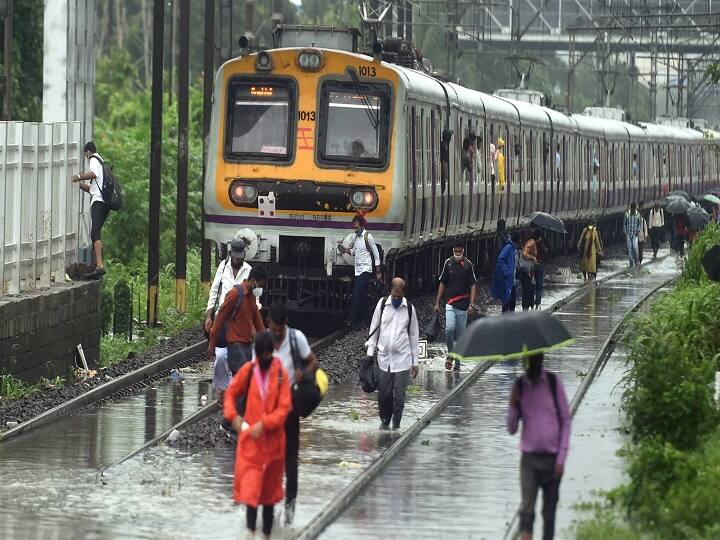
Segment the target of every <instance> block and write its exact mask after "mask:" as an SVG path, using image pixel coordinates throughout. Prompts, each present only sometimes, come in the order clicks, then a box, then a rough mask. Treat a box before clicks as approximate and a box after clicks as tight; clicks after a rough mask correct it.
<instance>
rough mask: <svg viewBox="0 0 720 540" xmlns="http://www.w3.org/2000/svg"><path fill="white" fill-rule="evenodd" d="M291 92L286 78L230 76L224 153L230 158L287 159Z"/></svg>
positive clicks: (292, 112) (292, 107)
mask: <svg viewBox="0 0 720 540" xmlns="http://www.w3.org/2000/svg"><path fill="white" fill-rule="evenodd" d="M295 94H296V92H295V84H294V83H293V82H292V81H290V80H287V79H276V78H273V79H267V80H257V79H253V80H247V79H245V80H242V79H238V78H235V79H232V80H231V81H230V83H229V86H228V104H227V111H228V114H227V123H226V127H225V133H226V137H225V155H226V157H227V158H228V159H229V160H231V161H232V160H241V159H247V160H252V159H257V160H261V161H289V160H290V159H291V157H292V153H293V148H292V147H293V144H292V143H293V139H292V136H291V135H290V134H291V133H294V129H292V128H291V127H292V126H291V125H292V124H293V123H294V118H295Z"/></svg>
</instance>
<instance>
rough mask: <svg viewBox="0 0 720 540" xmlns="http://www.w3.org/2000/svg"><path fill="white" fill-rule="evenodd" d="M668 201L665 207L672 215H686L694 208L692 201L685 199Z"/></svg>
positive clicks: (671, 198) (676, 197)
mask: <svg viewBox="0 0 720 540" xmlns="http://www.w3.org/2000/svg"><path fill="white" fill-rule="evenodd" d="M666 201H667V205H666V206H665V210H667V211H668V212H670V213H671V214H684V213H685V212H687V211H688V209H689V208H691V207H692V205H691V204H690V201H688V200H687V199H685V198H683V197H678V196H674V197H668V198H667V199H666Z"/></svg>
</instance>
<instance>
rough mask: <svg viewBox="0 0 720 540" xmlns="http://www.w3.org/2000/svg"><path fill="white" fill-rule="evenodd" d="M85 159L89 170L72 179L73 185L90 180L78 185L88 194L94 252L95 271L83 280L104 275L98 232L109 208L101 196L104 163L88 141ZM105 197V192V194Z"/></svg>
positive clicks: (93, 145)
mask: <svg viewBox="0 0 720 540" xmlns="http://www.w3.org/2000/svg"><path fill="white" fill-rule="evenodd" d="M85 159H87V160H88V163H89V166H90V170H89V171H88V172H85V173H81V174H76V175H74V176H73V177H72V181H73V182H74V183H78V182H82V181H84V180H90V183H89V184H83V183H81V184H79V185H78V187H79V188H80V189H81V190H82V191H85V192H86V193H89V194H90V221H91V227H90V240H92V244H93V250H94V251H95V269H94V270H93V271H92V272H88V273H87V274H83V276H82V277H83V279H98V278H100V277H101V276H103V275H104V274H105V265H104V264H103V258H102V240H101V238H100V231H101V230H102V228H103V225H104V224H105V220H106V219H107V216H108V213H109V212H110V206H109V205H108V203H107V202H106V201H105V197H104V196H103V187H104V186H105V171H104V169H105V166H104V165H105V162H104V160H103V158H102V157H101V156H100V154H98V152H97V147H96V146H95V143H94V142H92V141H89V142H88V143H86V144H85ZM105 195H107V192H105Z"/></svg>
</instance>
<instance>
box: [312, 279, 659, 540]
mask: <svg viewBox="0 0 720 540" xmlns="http://www.w3.org/2000/svg"><path fill="white" fill-rule="evenodd" d="M625 273H626V270H622V271H620V272H617V273H615V274H614V275H612V276H608V277H607V278H605V279H603V280H599V281H598V282H596V283H595V284H592V285H591V286H590V287H585V288H582V289H580V290H578V291H576V292H575V293H573V294H571V295H569V296H568V297H567V298H565V299H563V300H562V301H560V302H558V303H556V304H555V305H553V306H550V308H548V310H550V311H557V312H559V316H560V317H561V318H562V317H565V318H567V317H573V318H576V317H577V315H572V314H571V313H570V312H566V310H565V309H564V308H565V306H568V309H570V311H571V312H572V309H571V308H572V307H573V306H577V302H575V301H576V300H577V301H578V302H585V300H584V299H582V298H580V297H582V296H583V295H589V296H590V297H592V302H593V305H594V302H595V298H596V297H597V298H598V300H597V301H598V303H599V302H600V301H601V300H600V298H601V297H603V295H605V296H606V297H607V298H606V300H607V301H608V302H609V301H610V300H611V299H612V295H614V294H617V293H616V292H614V291H615V290H620V291H622V290H623V289H622V288H621V287H620V284H621V283H623V282H624V281H625V280H620V281H619V282H618V283H613V282H611V280H613V279H614V278H617V277H620V276H622V275H623V274H625ZM668 281H669V280H668V279H663V280H662V282H661V283H659V284H656V285H654V286H652V287H651V288H650V290H648V291H645V292H644V293H643V294H642V296H641V298H639V299H638V300H637V301H636V302H634V303H633V304H632V305H630V306H627V311H628V312H635V311H636V310H637V309H639V307H640V306H641V305H642V304H643V303H644V302H645V301H646V300H647V299H648V298H649V297H651V296H652V294H654V293H655V292H656V291H657V290H658V289H660V288H661V287H663V286H665V285H666V284H667V282H668ZM608 282H610V283H608ZM606 286H607V287H609V288H610V289H612V291H613V292H612V293H611V295H610V296H607V295H608V294H610V293H608V291H605V292H604V293H603V292H602V291H603V290H604V288H605V287H606ZM623 286H624V285H623ZM573 309H577V307H575V308H573ZM622 309H623V311H626V306H625V304H623V305H622ZM578 313H579V312H578ZM606 320H607V319H606V316H604V315H598V319H597V328H598V330H597V331H599V332H601V335H603V336H605V337H604V339H603V342H602V344H601V345H600V346H599V348H598V349H597V350H594V351H593V353H594V354H593V356H594V358H593V360H592V362H591V364H590V367H589V368H588V369H587V370H586V375H585V378H584V381H583V383H582V384H581V385H580V387H579V388H577V389H576V391H575V392H574V394H573V395H574V399H573V410H575V409H577V407H578V406H579V404H580V403H581V401H582V396H583V395H584V394H585V392H586V391H587V388H589V386H590V385H591V384H592V381H593V378H594V376H595V374H596V373H597V371H598V369H599V368H600V366H601V365H602V363H603V362H604V361H605V360H606V359H607V357H608V356H609V355H610V354H611V351H612V349H613V347H614V345H615V343H616V342H617V336H618V335H619V332H620V331H621V329H622V327H623V325H624V324H626V322H627V320H628V315H627V314H626V315H625V316H623V317H622V319H621V320H620V321H618V322H617V324H614V325H613V327H612V328H607V334H605V333H604V332H605V330H606V329H605V328H604V327H603V325H606V324H607V322H606ZM593 324H595V323H593ZM567 356H570V353H568V354H567ZM565 362H566V363H567V362H572V359H570V360H567V359H566V360H565ZM573 365H574V364H573ZM489 367H490V365H486V364H480V365H478V366H477V367H476V368H475V370H474V371H473V372H472V373H471V375H469V376H467V377H466V379H465V381H467V384H462V383H461V384H460V385H458V386H456V387H455V388H453V389H452V390H451V391H450V393H448V395H446V396H445V397H444V398H443V400H442V401H441V402H439V403H438V404H437V406H436V407H433V409H432V410H431V411H429V412H428V413H427V415H425V416H423V417H422V418H421V419H420V420H419V422H418V423H417V424H416V425H414V426H412V427H411V428H409V429H408V431H407V432H406V433H405V434H404V435H403V436H402V437H401V438H400V439H399V440H398V441H396V443H395V444H394V445H393V446H392V447H391V449H389V450H388V451H386V452H385V453H384V454H383V455H382V456H381V458H380V459H378V460H377V461H376V462H375V463H373V464H372V466H371V467H369V468H368V469H366V470H365V471H363V473H361V475H359V476H358V477H357V478H356V479H355V480H354V481H353V482H352V484H350V485H348V486H347V487H346V489H344V490H343V491H342V492H341V493H340V494H339V495H337V496H336V497H335V498H334V500H333V501H332V502H331V503H330V504H329V505H327V506H326V507H325V508H324V509H323V510H322V511H321V512H320V513H319V514H318V515H317V516H316V517H315V518H314V519H313V520H312V521H311V522H309V523H308V524H307V526H306V527H305V528H303V530H302V531H300V534H299V535H298V538H302V539H309V538H317V537H318V536H319V535H321V534H322V533H323V531H326V530H327V533H328V534H327V536H328V537H329V538H339V537H342V538H352V537H353V534H352V531H353V528H352V527H353V526H354V524H357V523H359V522H360V521H361V520H366V525H367V527H370V528H372V527H373V526H374V525H378V526H379V524H376V523H374V522H373V521H372V518H373V517H374V515H373V510H374V509H378V511H379V508H380V507H382V506H383V505H386V504H389V505H394V504H395V503H396V501H393V500H388V499H385V498H384V497H387V496H388V495H387V494H388V493H389V492H394V493H396V494H397V490H400V491H402V492H406V491H408V489H410V488H409V487H398V486H399V484H402V483H403V482H407V483H408V484H411V485H412V489H413V490H414V489H417V491H418V492H419V493H424V494H425V495H426V497H428V498H429V499H430V504H424V505H422V508H418V509H417V510H416V513H417V515H419V516H423V515H424V514H423V510H426V511H427V510H428V506H430V507H432V508H443V507H444V508H447V507H448V505H449V506H450V507H453V508H454V507H455V506H456V505H457V501H456V500H452V502H451V500H450V499H442V500H441V499H438V500H433V497H435V496H438V495H437V494H438V492H443V491H445V490H449V491H452V490H453V489H454V487H450V485H449V484H448V485H447V486H446V485H445V483H443V481H445V482H447V481H452V479H451V480H448V479H443V477H442V475H441V476H440V477H439V478H438V476H437V475H436V474H433V473H432V472H431V471H428V470H427V469H426V468H424V469H423V470H424V471H425V473H423V474H421V475H420V476H421V477H427V478H419V477H417V474H418V473H419V470H417V471H416V470H414V469H412V468H411V467H410V466H409V465H405V463H406V462H416V463H423V464H424V466H425V467H427V466H429V463H435V466H434V467H436V468H438V469H442V470H444V469H445V466H444V464H445V459H443V457H441V456H440V455H434V454H433V450H432V449H431V448H432V447H431V446H423V445H419V444H417V442H416V441H417V439H418V435H420V433H423V437H430V438H428V439H426V440H425V441H423V444H425V443H427V444H430V442H431V440H432V439H433V437H451V436H452V435H450V434H451V433H453V432H454V431H455V429H456V428H453V427H451V426H456V425H459V426H462V429H469V427H468V426H467V425H466V424H465V422H466V420H462V419H461V417H460V416H458V417H457V419H456V420H452V421H451V422H450V424H449V425H448V424H447V423H445V424H443V425H444V426H445V427H444V428H443V427H437V428H434V427H433V428H429V427H428V426H429V425H430V424H431V421H432V420H433V419H434V418H437V417H438V416H439V415H441V414H442V416H443V418H446V417H452V418H455V416H457V415H463V413H462V409H458V408H457V407H454V411H453V412H448V413H444V412H443V409H444V408H445V406H447V405H449V404H451V403H454V404H455V405H457V404H458V403H460V402H462V403H465V405H464V407H465V406H475V405H476V401H477V399H478V396H477V393H478V392H480V395H482V396H483V397H484V398H486V399H490V398H489V397H488V396H485V395H483V394H484V392H483V391H482V390H481V385H480V384H479V383H476V384H473V380H472V379H477V378H479V377H480V375H482V374H483V373H486V372H487V370H488V368H489ZM550 369H553V370H554V366H553V367H550ZM568 369H569V368H568ZM498 370H499V371H498ZM504 371H505V369H504V368H503V369H501V368H500V367H498V368H493V371H492V373H494V375H490V374H489V373H488V375H487V376H488V377H490V378H491V380H489V381H488V384H490V385H491V386H493V385H494V384H495V379H496V378H497V377H498V376H500V380H498V385H499V386H498V390H497V391H498V392H500V394H499V395H498V396H497V397H495V398H494V401H493V405H494V407H495V409H493V410H492V411H489V410H483V411H476V412H474V411H468V412H467V414H469V415H470V417H476V416H478V415H480V416H482V415H493V416H497V415H499V416H501V417H503V418H504V409H503V408H504V406H505V403H506V399H507V396H506V395H505V393H506V392H507V389H506V386H507V384H508V383H507V382H506V381H507V380H508V378H510V380H512V378H513V377H514V376H515V375H514V374H512V373H510V374H505V373H504ZM500 372H503V373H502V375H501V373H500ZM567 376H568V375H567V374H565V376H564V380H565V378H567ZM484 379H485V376H483V380H484ZM465 381H463V382H465ZM500 381H502V382H500ZM482 386H484V384H483V385H482ZM570 386H572V381H571V384H570ZM471 388H472V389H474V390H473V392H472V393H473V396H472V397H471V396H469V397H468V398H467V400H469V401H467V402H465V401H462V398H461V396H462V395H463V394H465V393H471V392H469V391H468V390H469V389H471ZM494 391H495V389H494V388H493V392H494ZM493 395H494V394H493ZM473 400H476V401H473ZM498 400H499V401H498ZM496 409H497V410H496ZM438 421H439V422H441V424H442V421H440V420H438ZM481 424H482V422H481ZM433 425H434V424H433ZM439 425H440V424H439ZM482 429H483V428H481V427H480V424H479V425H476V426H474V430H475V431H478V430H482ZM494 429H497V433H498V434H504V424H501V425H498V426H496V427H495V428H494ZM425 430H428V431H430V432H432V433H434V435H430V434H427V435H426V434H425V433H424V431H425ZM494 433H495V431H493V433H488V434H487V436H488V437H491V436H494ZM502 437H505V436H504V435H502ZM505 440H507V439H505ZM453 441H454V442H453V443H452V444H454V445H456V444H458V443H459V441H458V440H457V437H455V438H454V439H453ZM474 442H475V443H476V444H477V443H480V444H484V442H480V441H477V440H476V441H474ZM438 444H441V443H440V442H438ZM444 444H445V445H447V444H449V442H448V441H445V442H444ZM513 447H514V444H513ZM481 448H482V447H481ZM467 450H468V449H465V451H463V450H458V451H460V452H462V453H466V451H467ZM485 450H486V449H485ZM485 450H481V449H480V448H475V447H473V450H472V453H473V455H474V456H475V458H474V459H479V460H482V459H483V457H482V454H483V453H484V452H485ZM495 451H500V450H499V449H495ZM504 451H507V450H504ZM513 451H515V450H514V448H513ZM425 454H427V455H425ZM451 454H452V455H454V451H453V452H451ZM423 455H424V457H423ZM428 455H433V456H434V457H433V458H430V459H429V460H428V457H427V456H428ZM448 458H449V456H448ZM452 459H461V461H462V462H463V463H466V461H467V460H463V459H462V458H460V457H459V456H455V457H454V458H452ZM438 460H439V461H438ZM494 469H495V470H494V471H493V472H494V473H497V471H499V470H502V465H501V464H500V463H497V464H496V465H495V467H494ZM387 470H390V475H391V479H389V480H387V481H381V480H382V479H383V478H384V477H385V475H386V474H388V473H383V471H387ZM473 472H474V473H477V471H473ZM473 472H470V471H468V476H469V477H470V478H474V476H472V475H473ZM381 473H383V474H381ZM428 473H430V474H428ZM409 478H415V481H414V482H413V481H411V480H408V479H409ZM460 480H461V479H457V480H456V481H457V482H459V481H460ZM505 480H507V478H505ZM466 481H467V479H463V482H466ZM378 482H380V483H381V485H376V484H378ZM483 483H484V481H483ZM416 484H419V485H416ZM403 485H404V484H403ZM458 485H460V484H458ZM453 486H455V484H453ZM513 487H514V486H513ZM463 493H465V492H463ZM465 494H466V495H468V496H469V494H467V493H465ZM458 497H462V495H458ZM508 498H509V499H511V500H514V501H515V502H517V500H519V499H518V498H516V497H515V496H514V495H513V496H512V497H508ZM414 502H417V503H418V504H419V503H420V501H419V500H413V501H407V504H406V506H412V505H413V503H414ZM475 503H476V504H475V506H477V505H479V504H481V503H480V501H475ZM455 510H456V512H455V513H457V511H458V509H457V508H456V509H455ZM498 510H499V509H495V510H493V512H496V513H498V514H501V511H500V512H498ZM431 511H432V510H431ZM475 512H477V510H476V511H475ZM468 513H470V514H471V515H473V516H475V514H474V513H473V511H471V510H469V509H468ZM433 517H437V518H438V519H440V517H439V515H438V516H433ZM424 519H425V520H426V521H425V523H426V525H427V526H428V527H429V525H430V524H429V521H427V520H428V519H429V516H424ZM420 521H423V519H422V518H421V520H420ZM416 523H418V521H417V520H416V519H413V520H412V521H409V522H408V521H406V522H402V520H399V522H398V523H397V525H396V527H397V529H394V530H393V529H388V530H387V531H386V532H387V534H389V535H391V534H392V533H393V532H399V531H400V530H402V531H404V534H413V531H415V533H418V534H420V535H422V534H423V533H421V532H419V531H418V530H417V528H416V527H415V528H414V526H415V525H416ZM328 527H329V528H328ZM403 527H405V528H403ZM465 530H466V531H467V530H473V529H472V528H471V527H470V528H467V529H465ZM502 531H503V532H505V527H503V529H502ZM456 532H457V531H456ZM476 532H478V534H481V535H483V536H486V537H494V536H495V537H497V536H499V535H501V534H502V533H500V532H498V531H496V532H495V533H491V532H490V531H481V532H480V531H476ZM488 534H489V536H488ZM357 537H362V534H358V535H357Z"/></svg>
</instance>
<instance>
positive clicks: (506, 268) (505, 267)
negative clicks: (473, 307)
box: [491, 234, 517, 313]
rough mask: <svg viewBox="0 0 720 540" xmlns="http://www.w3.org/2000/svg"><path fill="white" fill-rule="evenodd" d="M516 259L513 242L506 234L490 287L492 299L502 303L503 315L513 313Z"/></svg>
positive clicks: (515, 293)
mask: <svg viewBox="0 0 720 540" xmlns="http://www.w3.org/2000/svg"><path fill="white" fill-rule="evenodd" d="M515 240H517V238H515ZM516 259H517V249H516V248H515V242H513V239H512V238H510V236H509V235H507V234H506V235H505V244H504V245H503V246H502V249H501V250H500V254H499V255H498V258H497V263H496V264H495V273H494V274H493V281H492V287H491V293H492V295H493V298H497V299H498V300H500V302H502V312H503V313H506V312H508V311H515V297H516V296H517V290H516V288H515V271H516V267H515V262H516Z"/></svg>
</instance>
